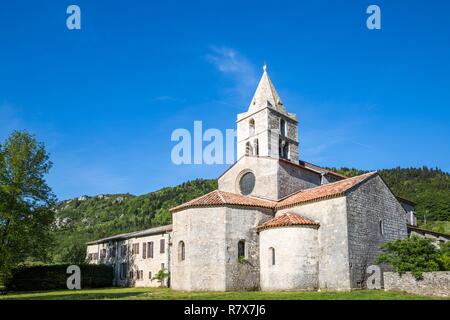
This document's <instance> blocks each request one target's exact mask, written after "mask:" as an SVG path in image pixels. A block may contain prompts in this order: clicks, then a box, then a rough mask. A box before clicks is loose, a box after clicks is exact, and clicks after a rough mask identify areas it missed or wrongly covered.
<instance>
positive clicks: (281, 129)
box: [280, 119, 286, 137]
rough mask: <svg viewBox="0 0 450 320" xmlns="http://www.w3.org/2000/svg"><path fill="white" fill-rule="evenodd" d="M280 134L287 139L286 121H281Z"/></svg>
mask: <svg viewBox="0 0 450 320" xmlns="http://www.w3.org/2000/svg"><path fill="white" fill-rule="evenodd" d="M280 134H281V135H282V136H283V137H285V136H286V121H284V120H283V119H280Z"/></svg>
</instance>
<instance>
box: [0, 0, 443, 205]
mask: <svg viewBox="0 0 450 320" xmlns="http://www.w3.org/2000/svg"><path fill="white" fill-rule="evenodd" d="M70 4H77V5H79V6H80V8H81V15H82V21H81V26H82V29H81V30H76V31H69V30H68V29H67V28H66V23H65V22H66V18H67V14H66V8H67V6H68V5H70ZM370 4H377V5H379V6H380V8H381V13H382V29H381V30H379V31H370V30H368V29H367V28H366V18H367V14H366V13H365V12H366V8H367V7H368V5H370ZM449 12H450V4H449V2H448V1H422V0H420V1H402V0H398V1H370V2H369V1H344V0H337V1H336V0H333V1H264V0H259V1H242V0H241V1H234V0H233V1H170V0H169V1H138V0H128V1H81V0H73V1H72V2H66V1H50V0H47V1H21V0H17V1H8V2H7V1H2V2H0V141H3V140H4V139H5V138H6V137H7V136H8V135H9V134H10V133H11V131H12V130H14V129H21V130H22V129H25V130H28V131H29V132H32V133H34V134H36V136H37V138H38V139H39V140H41V141H44V142H45V144H46V146H47V149H48V151H49V152H50V154H51V159H52V161H53V162H54V167H53V169H52V171H51V173H50V175H49V176H48V182H49V184H50V186H51V187H52V188H53V190H54V192H55V193H56V194H57V196H58V197H59V198H60V199H66V198H70V197H75V196H79V195H83V194H88V195H94V194H99V193H119V192H130V193H133V194H142V193H146V192H149V191H153V190H156V189H158V188H161V187H165V186H172V185H175V184H178V183H181V182H183V181H186V180H190V179H194V178H200V177H203V178H216V177H217V176H219V175H220V173H221V172H222V171H223V170H225V169H226V168H227V165H215V166H207V165H191V166H189V165H182V166H175V165H173V164H172V162H171V160H170V151H171V149H172V147H173V146H174V144H175V143H173V142H171V141H170V136H171V133H172V131H173V130H174V129H176V128H187V129H190V130H192V128H193V122H194V120H202V121H203V126H204V128H219V129H221V130H225V129H226V128H234V126H235V120H236V114H237V113H239V112H244V111H246V109H247V106H248V104H249V102H250V99H251V97H252V95H253V93H254V90H255V88H256V85H257V82H258V80H259V77H260V76H261V73H262V65H263V63H264V62H267V64H268V66H269V75H270V76H271V78H272V81H273V82H274V84H275V86H276V88H277V90H278V92H279V93H280V96H281V98H282V100H283V102H284V104H285V106H286V108H287V109H288V111H289V112H293V113H296V114H297V117H298V119H299V121H300V123H299V137H300V156H301V158H302V159H304V160H307V161H310V162H313V163H316V164H319V165H324V166H347V167H357V168H361V169H380V168H391V167H395V166H401V167H409V166H422V165H427V166H431V167H434V166H438V167H440V168H442V169H444V170H446V171H450V161H449V159H450V148H449V147H448V144H449V142H448V141H449V140H450V128H449V120H450V90H449V89H450V79H449V74H450V62H449V57H450V25H449V23H448V14H449Z"/></svg>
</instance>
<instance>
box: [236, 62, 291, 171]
mask: <svg viewBox="0 0 450 320" xmlns="http://www.w3.org/2000/svg"><path fill="white" fill-rule="evenodd" d="M263 70H264V72H263V75H262V77H261V80H260V81H259V84H258V87H257V88H256V91H255V94H254V96H253V99H252V101H251V102H250V106H249V107H248V111H247V112H245V113H241V114H238V117H237V121H236V122H237V145H238V147H237V158H238V159H240V158H242V157H244V156H254V157H271V158H277V159H279V158H282V159H286V160H289V161H291V162H293V163H296V164H298V159H299V157H298V129H297V124H298V121H297V117H296V115H295V114H293V113H288V112H287V111H286V109H285V108H284V105H283V102H281V99H280V97H279V96H278V93H277V91H276V90H275V87H274V86H273V84H272V81H271V80H270V78H269V75H268V73H267V65H264V68H263Z"/></svg>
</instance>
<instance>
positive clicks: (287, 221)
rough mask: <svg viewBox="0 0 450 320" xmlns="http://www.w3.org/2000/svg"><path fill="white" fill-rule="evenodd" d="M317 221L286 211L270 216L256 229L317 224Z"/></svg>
mask: <svg viewBox="0 0 450 320" xmlns="http://www.w3.org/2000/svg"><path fill="white" fill-rule="evenodd" d="M319 225H320V224H319V222H317V221H314V220H311V219H308V218H305V217H303V216H301V215H299V214H296V213H292V212H287V213H283V214H282V215H280V216H278V217H275V218H272V219H270V220H269V221H266V222H264V223H263V224H261V225H259V226H258V230H264V229H269V228H279V227H287V226H319Z"/></svg>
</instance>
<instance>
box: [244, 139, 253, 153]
mask: <svg viewBox="0 0 450 320" xmlns="http://www.w3.org/2000/svg"><path fill="white" fill-rule="evenodd" d="M245 155H246V156H252V155H253V148H252V145H251V143H250V142H247V143H246V144H245Z"/></svg>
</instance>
